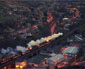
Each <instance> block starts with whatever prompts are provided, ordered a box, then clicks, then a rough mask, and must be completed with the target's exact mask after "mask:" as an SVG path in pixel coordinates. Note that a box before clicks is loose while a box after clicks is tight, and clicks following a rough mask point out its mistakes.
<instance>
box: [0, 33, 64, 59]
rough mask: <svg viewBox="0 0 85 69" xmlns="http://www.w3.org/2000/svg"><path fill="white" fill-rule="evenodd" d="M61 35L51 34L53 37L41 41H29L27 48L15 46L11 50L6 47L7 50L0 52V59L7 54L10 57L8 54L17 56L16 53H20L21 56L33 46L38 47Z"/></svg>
mask: <svg viewBox="0 0 85 69" xmlns="http://www.w3.org/2000/svg"><path fill="white" fill-rule="evenodd" d="M62 35H63V33H58V34H53V35H51V36H48V37H42V38H41V39H38V40H36V41H34V40H31V41H30V42H29V43H27V48H26V47H23V46H20V45H17V46H16V48H15V49H13V48H11V47H8V48H7V49H4V48H2V49H1V50H0V54H1V56H0V57H2V56H4V55H7V54H8V55H10V54H11V55H17V53H18V52H19V51H20V52H22V54H23V53H25V52H26V51H27V50H28V48H32V47H33V46H35V45H38V44H40V43H43V42H45V41H47V40H48V41H49V40H52V39H54V38H57V37H59V36H62Z"/></svg>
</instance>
